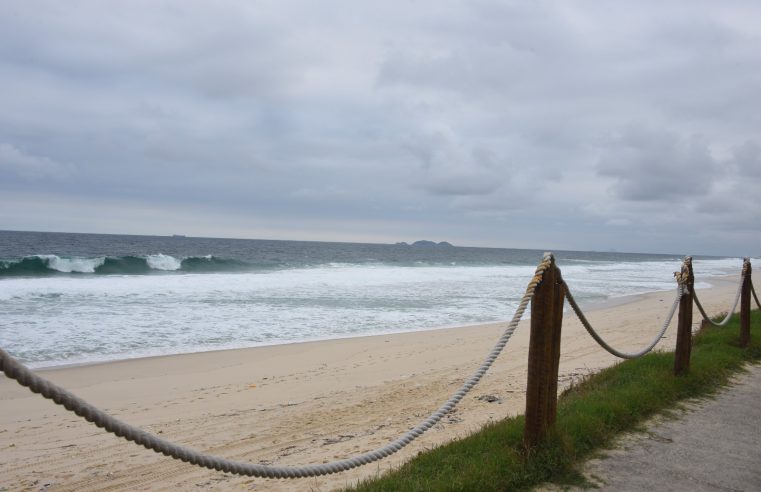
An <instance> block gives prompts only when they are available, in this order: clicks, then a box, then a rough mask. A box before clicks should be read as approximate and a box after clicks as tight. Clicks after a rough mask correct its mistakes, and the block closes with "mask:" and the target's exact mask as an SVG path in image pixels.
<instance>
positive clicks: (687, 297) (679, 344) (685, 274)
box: [674, 256, 695, 376]
mask: <svg viewBox="0 0 761 492" xmlns="http://www.w3.org/2000/svg"><path fill="white" fill-rule="evenodd" d="M681 275H682V281H684V286H685V287H686V288H687V292H685V293H684V295H682V298H681V299H680V301H679V325H678V328H677V334H676V350H675V352H674V374H675V375H677V376H679V375H680V374H687V372H689V370H690V352H691V351H692V300H693V299H692V297H693V294H692V293H693V289H694V287H695V276H694V275H693V272H692V257H690V256H688V257H687V258H685V259H684V264H683V265H682V272H681Z"/></svg>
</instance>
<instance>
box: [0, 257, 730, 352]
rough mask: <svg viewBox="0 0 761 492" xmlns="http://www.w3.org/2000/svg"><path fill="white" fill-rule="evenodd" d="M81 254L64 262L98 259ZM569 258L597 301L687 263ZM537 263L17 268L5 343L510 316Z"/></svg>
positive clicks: (331, 331)
mask: <svg viewBox="0 0 761 492" xmlns="http://www.w3.org/2000/svg"><path fill="white" fill-rule="evenodd" d="M149 258H151V260H150V261H151V262H153V264H151V263H150V262H149V265H151V268H158V269H163V270H175V269H178V268H179V267H180V261H179V260H177V259H176V258H173V257H171V256H167V255H154V256H151V257H149ZM75 261H76V260H71V262H72V263H69V264H68V266H66V267H63V266H61V268H71V270H69V271H84V269H85V268H96V266H95V265H94V264H90V265H89V266H87V265H81V264H80V265H75V263H74V262H75ZM741 264H742V262H741V260H739V259H737V260H695V262H694V267H695V272H696V275H697V277H698V279H699V280H700V281H701V282H704V281H705V278H706V277H707V276H708V275H724V274H732V275H738V276H739V268H740V266H741ZM59 266H60V265H59ZM559 266H560V267H561V269H562V272H563V277H564V279H565V280H566V281H567V282H568V283H569V285H570V286H571V288H572V289H573V291H574V294H575V296H576V297H577V299H579V300H580V301H581V302H585V301H586V302H591V301H594V300H603V299H606V298H608V297H611V296H620V295H628V294H637V293H643V292H648V291H658V290H672V289H674V288H675V285H676V284H675V283H674V279H673V271H674V270H677V269H678V268H679V262H678V261H676V262H669V261H663V262H638V263H637V262H631V263H603V262H598V263H594V262H592V263H588V262H585V263H580V262H576V263H573V262H568V263H567V264H563V262H559ZM74 268H79V269H80V270H74ZM534 269H535V267H534V266H533V265H531V266H511V265H499V266H461V265H460V266H409V267H403V266H389V265H383V264H373V265H351V264H341V263H334V264H331V265H327V266H325V267H315V268H301V269H286V270H275V271H271V272H268V273H262V272H258V273H234V274H227V273H210V274H188V275H134V276H106V275H103V276H97V275H96V276H86V277H75V276H70V277H59V276H55V277H37V278H8V279H4V280H3V281H2V282H0V310H2V312H3V313H4V314H3V317H2V319H0V341H1V342H2V343H1V345H2V346H3V347H4V348H6V349H8V350H10V351H11V352H12V353H14V354H15V355H18V356H20V357H21V358H22V359H24V360H25V361H27V362H31V363H32V365H35V366H44V365H55V364H60V363H77V362H92V361H97V360H110V359H119V358H126V357H134V356H139V355H155V354H160V353H181V352H189V351H198V350H213V349H219V348H230V347H242V346H254V345H261V344H274V343H286V342H295V341H303V340H310V339H324V338H339V337H349V336H357V335H366V334H377V333H388V332H397V331H409V330H414V329H427V328H434V327H443V326H456V325H465V324H473V323H482V322H490V321H496V320H505V319H509V318H510V316H511V315H512V314H513V311H514V309H515V307H516V305H517V302H518V300H519V299H520V296H521V295H522V294H523V291H524V289H525V287H526V283H527V282H528V280H529V279H530V278H531V276H532V275H533V272H534ZM62 271H63V270H62ZM738 279H739V277H738ZM146 347H150V349H147V348H146Z"/></svg>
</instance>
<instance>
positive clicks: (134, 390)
mask: <svg viewBox="0 0 761 492" xmlns="http://www.w3.org/2000/svg"><path fill="white" fill-rule="evenodd" d="M737 281H738V279H737V278H735V277H732V278H729V279H713V280H712V283H713V285H714V287H713V288H712V289H710V290H702V291H700V293H701V300H702V301H703V304H704V305H705V307H706V309H707V310H708V311H709V313H718V312H721V311H722V310H726V309H728V308H729V307H730V304H731V301H732V300H733V298H734V293H735V291H736V286H737ZM571 287H572V288H573V284H571ZM673 296H674V293H673V292H662V293H652V294H647V295H644V296H636V297H631V298H627V299H626V300H625V301H621V302H617V303H616V304H617V305H612V306H608V307H602V308H598V309H595V310H594V311H590V312H589V313H588V314H589V318H590V321H591V322H592V323H593V324H594V325H595V326H596V327H597V328H598V329H599V330H600V331H601V332H602V333H603V334H604V336H605V337H606V339H607V340H609V341H610V342H611V343H613V344H615V346H616V347H617V348H620V349H622V350H635V349H638V348H639V347H640V346H642V345H643V344H644V343H646V342H647V341H648V340H649V339H650V337H652V336H653V335H654V334H655V333H656V332H657V330H658V328H659V326H660V324H661V323H662V321H663V319H664V317H665V316H666V314H667V311H668V309H669V307H670V305H671V302H672V301H673ZM695 316H696V320H697V319H698V318H699V315H698V314H697V311H696V315H695ZM505 324H506V323H497V324H491V325H482V326H475V327H463V328H455V329H446V330H436V331H428V332H416V333H407V334H398V335H387V336H377V337H364V338H355V339H346V340H336V341H326V342H313V343H303V344H292V345H283V346H276V347H261V348H254V349H244V350H229V351H220V352H208V353H200V354H190V355H180V356H169V357H155V358H147V359H138V360H131V361H120V362H113V363H107V364H97V365H89V366H81V367H70V368H63V369H56V370H46V371H40V373H41V374H42V375H43V376H44V377H47V378H49V379H51V380H53V381H55V382H57V383H59V384H62V385H63V386H64V387H66V388H68V389H69V390H71V391H73V392H74V393H76V394H78V395H79V396H81V397H83V398H85V399H87V400H88V401H90V402H91V403H93V404H94V405H96V406H99V407H101V408H103V409H106V410H108V411H109V412H111V413H113V414H115V415H117V416H118V417H120V418H122V419H123V420H125V421H127V422H129V423H131V424H134V425H137V426H140V427H143V428H144V429H146V430H148V431H150V432H154V433H157V434H160V435H161V436H162V437H164V438H167V439H170V440H172V441H175V442H178V443H181V444H185V445H188V446H191V447H193V448H196V449H199V450H203V451H206V452H209V453H213V454H217V455H220V456H224V457H227V458H231V459H236V460H242V461H251V462H257V463H274V464H278V465H287V464H308V463H322V462H325V461H330V460H334V459H343V458H346V457H349V456H351V455H353V454H355V453H359V452H365V451H369V450H371V449H375V448H377V447H379V446H382V445H384V444H386V443H387V442H389V441H390V440H392V439H395V438H396V437H398V436H399V435H401V434H402V433H403V432H404V431H406V430H407V429H409V428H410V427H412V426H413V425H415V424H417V423H418V422H419V421H420V420H422V419H423V418H424V417H426V416H427V415H428V414H429V413H430V412H431V411H432V410H434V409H435V408H437V407H438V406H439V405H440V404H441V403H442V402H443V401H445V400H446V399H447V398H448V397H449V396H450V394H451V393H452V392H453V391H454V390H455V389H456V388H457V387H459V385H460V384H461V383H462V381H463V380H464V379H465V378H467V377H468V376H470V374H471V373H472V372H473V371H474V370H475V369H476V368H477V367H478V365H480V363H481V361H482V359H483V358H484V357H485V355H486V354H487V353H488V351H489V350H490V349H491V347H492V345H493V344H494V342H495V341H496V339H497V338H498V337H499V335H500V334H501V332H502V330H503V329H504V326H505ZM696 324H697V322H696ZM674 326H675V321H674V323H673V324H672V327H671V328H670V329H669V331H668V332H667V334H666V338H665V340H664V343H662V345H661V347H662V348H664V349H671V348H673V343H674ZM562 343H563V345H562V346H563V348H562V356H561V364H560V373H561V375H560V379H561V385H562V386H566V385H568V384H569V383H570V382H571V381H572V380H573V379H574V378H578V377H581V376H583V375H585V374H588V373H589V372H592V371H595V370H597V369H599V368H602V367H605V366H608V365H610V364H612V363H613V362H614V361H615V359H614V358H613V357H612V356H610V355H608V354H607V352H605V351H603V350H602V349H601V348H599V347H598V346H597V344H596V343H595V342H594V341H593V340H592V339H591V338H590V337H589V336H588V335H587V334H586V332H585V331H584V329H583V328H582V327H581V326H580V324H579V323H578V321H577V320H576V319H575V317H573V314H572V313H570V312H567V313H566V318H565V322H564V326H563V342H562ZM527 346H528V329H527V324H526V323H525V322H524V323H522V324H521V326H520V327H519V329H518V331H517V332H516V334H515V336H514V337H513V339H512V340H511V341H510V343H509V344H508V346H507V348H506V349H505V351H504V352H503V354H502V355H501V356H500V358H499V359H498V360H497V362H496V363H495V365H494V366H493V367H492V369H491V370H490V371H489V373H487V375H486V376H485V377H484V379H483V380H482V382H481V383H480V384H479V385H478V386H477V387H476V388H475V389H474V390H473V392H471V394H470V395H468V396H467V397H466V398H465V399H464V400H463V401H462V403H461V404H460V405H459V406H458V408H457V409H456V411H455V412H453V413H452V414H450V415H448V416H447V417H445V418H444V419H443V420H442V422H441V423H440V424H438V425H437V426H436V427H434V428H433V429H431V430H430V431H429V432H428V433H427V434H425V435H424V436H423V437H421V438H420V439H418V440H417V441H415V442H414V443H413V444H412V445H410V446H408V447H407V448H406V449H404V450H402V451H401V452H399V453H397V454H396V455H394V456H392V457H390V458H386V459H385V460H382V461H381V462H380V463H374V464H370V465H366V466H364V467H360V468H359V469H355V470H352V471H349V472H345V473H342V474H338V475H333V476H329V477H320V478H314V479H299V480H290V481H288V480H280V481H279V480H266V479H259V478H242V477H236V476H231V475H226V474H223V473H217V472H212V471H206V470H203V469H200V468H196V467H193V466H190V465H186V464H184V463H181V462H178V461H175V460H172V459H169V458H166V457H163V456H160V455H157V454H155V453H153V452H151V451H148V450H145V449H143V448H141V447H138V446H136V445H134V444H131V443H128V442H126V441H124V440H122V439H119V438H117V437H115V436H112V435H110V434H107V433H105V432H103V431H101V430H100V429H97V428H96V427H94V426H92V425H91V424H88V423H86V422H85V421H84V420H82V419H80V418H78V417H76V416H75V415H73V414H71V413H68V412H66V411H65V410H64V409H63V408H61V407H58V406H56V405H54V404H52V403H51V402H49V401H47V400H44V399H43V398H41V397H40V396H38V395H33V394H31V393H30V392H29V391H28V390H26V389H24V388H21V387H20V386H18V384H17V383H15V382H14V381H10V380H8V379H5V378H3V379H0V408H2V412H0V490H3V488H5V489H7V490H17V489H25V490H123V489H130V490H135V489H137V490H140V489H150V490H173V489H176V488H178V487H179V488H181V489H185V490H188V489H215V490H229V489H232V488H235V489H242V490H246V489H248V490H331V489H334V488H336V487H340V486H343V485H346V484H350V483H353V482H356V480H357V479H359V478H363V477H368V476H371V475H374V474H376V473H378V472H382V471H385V470H387V469H389V468H391V467H395V466H398V465H399V464H400V463H402V462H403V461H405V460H406V459H408V458H409V457H411V456H414V455H416V454H417V453H418V452H420V451H421V450H424V449H427V448H430V447H433V446H436V445H439V444H441V443H443V442H446V441H449V440H451V439H453V438H455V437H458V436H464V435H467V434H469V433H471V432H472V431H474V430H476V429H478V428H479V427H480V426H482V425H483V424H484V423H486V422H488V421H490V420H492V419H501V418H503V417H505V416H506V415H514V414H517V413H522V412H523V406H524V404H525V403H524V390H525V384H526V360H527ZM484 395H491V396H494V397H497V398H498V401H496V402H489V401H486V399H479V397H481V396H484Z"/></svg>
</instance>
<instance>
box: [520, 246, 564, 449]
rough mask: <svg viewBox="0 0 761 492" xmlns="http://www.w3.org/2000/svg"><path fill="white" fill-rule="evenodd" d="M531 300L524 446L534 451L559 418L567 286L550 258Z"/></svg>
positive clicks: (553, 260)
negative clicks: (559, 379) (562, 340)
mask: <svg viewBox="0 0 761 492" xmlns="http://www.w3.org/2000/svg"><path fill="white" fill-rule="evenodd" d="M550 261H551V262H550V266H549V267H548V268H547V270H545V272H544V274H543V275H542V281H541V282H540V283H539V285H538V286H537V287H536V291H535V293H534V297H533V299H532V300H531V339H530V341H529V350H528V381H527V385H526V428H525V431H524V434H523V442H524V444H525V445H526V447H529V448H531V447H535V446H536V445H537V444H539V443H540V442H541V441H542V440H543V439H544V438H545V436H546V435H547V431H548V430H549V428H550V427H552V425H553V424H554V423H555V416H556V414H557V389H558V365H559V363H560V335H561V328H562V325H563V301H564V297H565V285H564V284H563V281H562V278H561V276H560V270H559V269H558V268H557V267H556V266H555V259H554V258H551V260H550Z"/></svg>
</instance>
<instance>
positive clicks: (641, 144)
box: [598, 126, 719, 202]
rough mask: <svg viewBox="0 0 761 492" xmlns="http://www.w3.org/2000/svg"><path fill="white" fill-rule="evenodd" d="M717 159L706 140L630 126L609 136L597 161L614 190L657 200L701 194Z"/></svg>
mask: <svg viewBox="0 0 761 492" xmlns="http://www.w3.org/2000/svg"><path fill="white" fill-rule="evenodd" d="M718 170H719V165H718V163H717V162H716V161H715V160H714V158H713V156H712V155H711V153H710V150H709V148H708V145H707V144H706V142H704V141H703V140H701V138H700V137H699V136H691V137H689V138H683V137H679V136H678V135H675V134H672V133H669V132H664V131H658V132H656V131H653V130H650V129H645V128H641V127H634V126H630V127H628V128H626V129H625V130H623V131H622V132H621V133H620V134H618V135H616V136H615V137H614V138H612V139H611V142H610V143H609V145H608V148H607V149H605V150H604V151H603V154H602V156H601V158H600V161H599V163H598V172H599V174H600V175H601V176H605V177H610V178H613V180H614V184H613V187H612V189H613V191H614V193H615V194H616V195H617V196H619V197H620V198H622V199H624V200H642V201H650V200H659V201H664V202H670V201H673V200H675V199H676V198H681V197H684V196H691V195H695V194H701V195H703V194H705V193H707V192H709V191H710V189H711V186H712V184H713V179H712V177H713V175H714V172H716V171H718Z"/></svg>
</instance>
